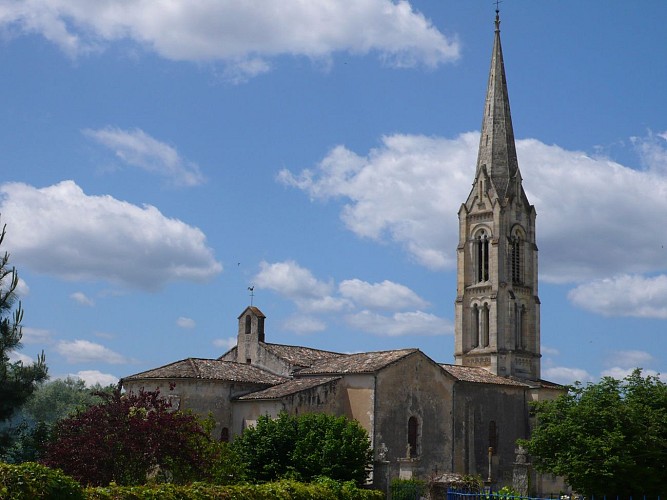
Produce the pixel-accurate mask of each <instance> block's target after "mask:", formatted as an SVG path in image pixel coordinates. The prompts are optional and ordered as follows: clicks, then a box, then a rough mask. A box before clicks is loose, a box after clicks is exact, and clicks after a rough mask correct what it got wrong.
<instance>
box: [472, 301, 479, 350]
mask: <svg viewBox="0 0 667 500" xmlns="http://www.w3.org/2000/svg"><path fill="white" fill-rule="evenodd" d="M471 323H472V325H471V326H472V328H471V339H470V340H471V342H472V347H473V348H475V347H478V346H479V307H478V306H477V304H474V305H473V306H472V319H471Z"/></svg>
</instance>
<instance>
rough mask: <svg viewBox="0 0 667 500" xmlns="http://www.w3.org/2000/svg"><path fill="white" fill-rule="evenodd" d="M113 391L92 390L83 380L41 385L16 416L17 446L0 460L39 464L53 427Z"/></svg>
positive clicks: (106, 389)
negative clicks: (101, 395) (102, 395)
mask: <svg viewBox="0 0 667 500" xmlns="http://www.w3.org/2000/svg"><path fill="white" fill-rule="evenodd" d="M113 390H114V388H113V387H112V386H109V387H105V388H103V387H102V386H100V385H99V384H98V385H95V386H93V387H90V388H89V387H86V383H85V382H84V381H83V380H81V379H78V378H71V377H67V378H66V379H64V380H61V379H56V380H54V381H51V382H44V383H41V384H39V385H38V386H37V388H36V390H35V392H33V393H32V395H31V396H30V397H29V398H28V400H27V401H26V402H25V403H24V405H23V406H22V407H21V409H20V410H19V411H18V412H16V415H15V417H14V419H13V420H14V421H15V422H17V425H15V431H14V432H15V439H14V442H13V443H12V445H11V447H9V448H8V449H7V450H6V451H5V453H4V454H0V458H2V460H4V461H5V462H9V463H21V462H33V461H36V460H38V459H39V458H40V454H41V452H42V450H43V448H44V446H45V445H46V441H47V438H48V436H49V434H50V431H51V427H52V426H53V425H54V424H55V423H56V422H57V421H59V420H62V419H63V418H65V417H67V416H69V415H71V414H73V413H75V412H76V411H77V410H84V409H86V408H88V407H90V406H92V405H94V404H97V403H101V402H102V398H101V397H100V396H99V394H98V393H99V392H102V391H106V392H112V391H113Z"/></svg>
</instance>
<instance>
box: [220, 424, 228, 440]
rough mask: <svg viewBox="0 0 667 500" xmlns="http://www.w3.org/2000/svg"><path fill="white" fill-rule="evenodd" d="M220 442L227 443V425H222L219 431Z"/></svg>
mask: <svg viewBox="0 0 667 500" xmlns="http://www.w3.org/2000/svg"><path fill="white" fill-rule="evenodd" d="M220 442H221V443H229V429H228V428H227V427H223V428H222V431H220Z"/></svg>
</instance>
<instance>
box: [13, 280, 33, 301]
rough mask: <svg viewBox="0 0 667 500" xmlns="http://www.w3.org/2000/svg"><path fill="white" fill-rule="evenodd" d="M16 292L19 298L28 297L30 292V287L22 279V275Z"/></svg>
mask: <svg viewBox="0 0 667 500" xmlns="http://www.w3.org/2000/svg"><path fill="white" fill-rule="evenodd" d="M14 293H15V294H16V296H17V297H18V298H19V299H23V298H25V297H27V296H28V294H29V293H30V287H29V286H28V284H27V283H26V282H25V281H24V280H23V279H21V277H20V276H19V282H18V283H17V285H16V288H15V289H14Z"/></svg>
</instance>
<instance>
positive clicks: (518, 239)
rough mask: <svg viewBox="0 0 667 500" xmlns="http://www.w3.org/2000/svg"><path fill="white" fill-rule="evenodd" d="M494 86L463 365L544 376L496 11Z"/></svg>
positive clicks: (469, 208)
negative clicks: (541, 368) (541, 371)
mask: <svg viewBox="0 0 667 500" xmlns="http://www.w3.org/2000/svg"><path fill="white" fill-rule="evenodd" d="M495 27H496V29H495V35H494V41H493V53H492V55H491V69H490V71H489V83H488V87H487V92H486V101H485V103H484V118H483V120H482V135H481V138H480V143H479V156H478V158H477V170H476V172H475V180H474V182H473V187H472V189H471V191H470V194H469V195H468V198H467V200H466V201H465V202H464V203H463V204H462V205H461V208H460V209H459V245H458V248H457V276H458V277H457V286H456V290H457V293H456V306H455V307H456V318H455V326H454V345H455V353H454V355H455V359H456V363H457V364H459V365H464V366H478V367H483V368H485V369H487V370H489V371H490V372H491V373H494V374H496V375H501V376H512V377H519V378H523V379H528V380H538V379H539V378H540V357H541V354H540V299H539V298H538V296H537V287H538V282H537V276H538V275H537V245H536V239H535V217H536V214H535V207H533V206H532V205H531V204H530V203H529V202H528V198H527V197H526V193H525V191H524V189H523V186H522V179H521V174H520V172H519V165H518V162H517V157H516V147H515V145H514V131H513V130H512V118H511V115H510V104H509V98H508V95H507V82H506V80H505V65H504V63H503V51H502V48H501V46H500V16H499V15H498V11H497V10H496V22H495Z"/></svg>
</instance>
